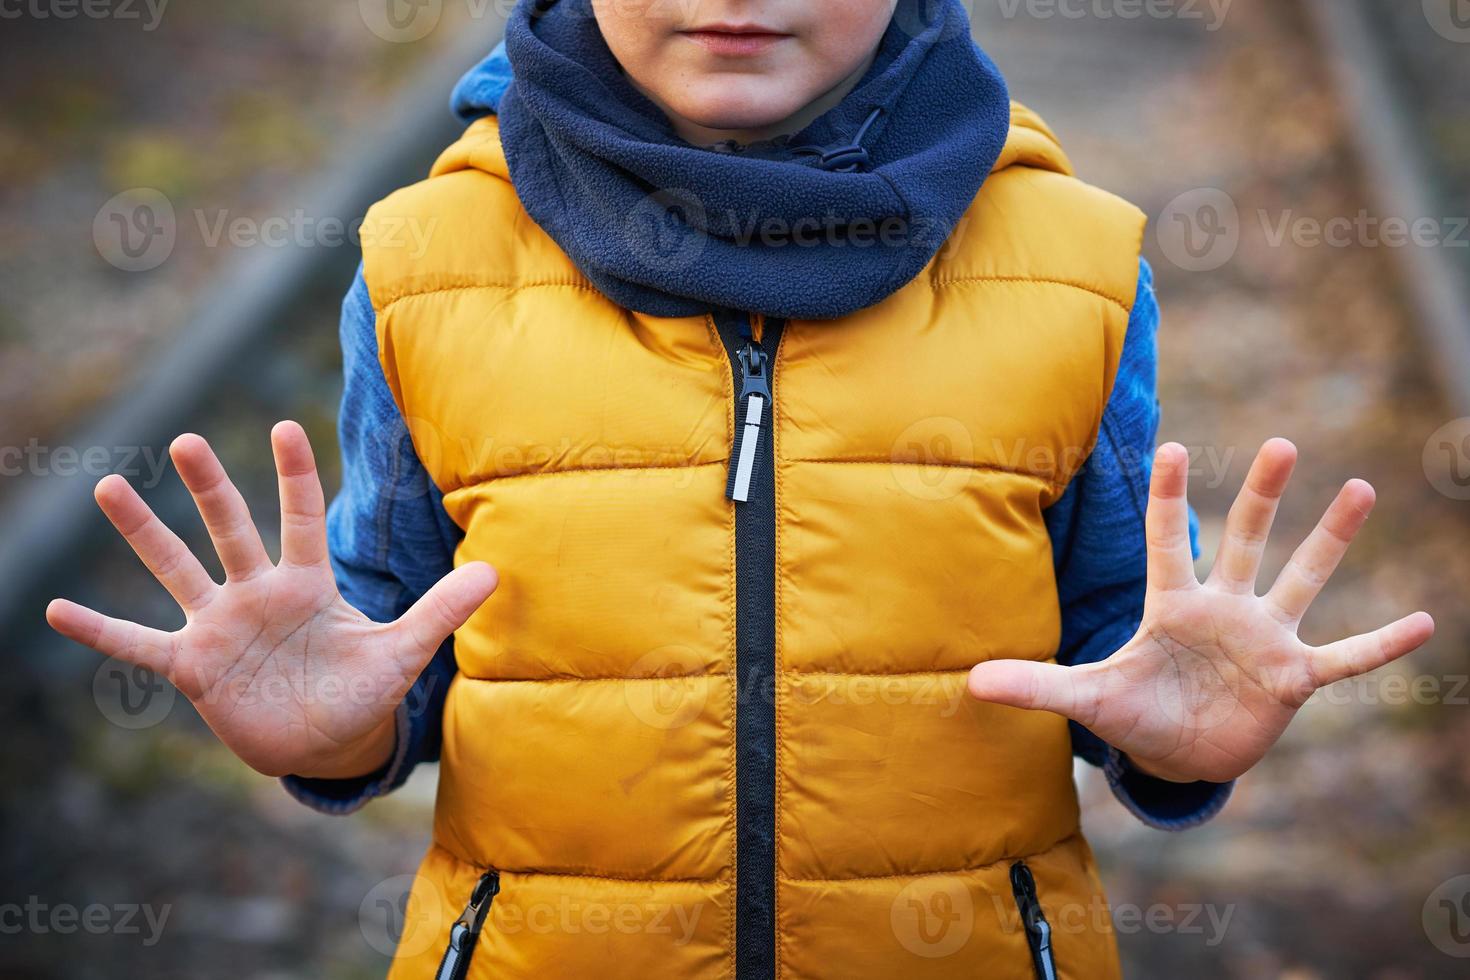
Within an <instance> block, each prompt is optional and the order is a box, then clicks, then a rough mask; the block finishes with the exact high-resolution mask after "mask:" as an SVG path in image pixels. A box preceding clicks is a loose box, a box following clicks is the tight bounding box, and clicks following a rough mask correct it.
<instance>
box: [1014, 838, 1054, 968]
mask: <svg viewBox="0 0 1470 980" xmlns="http://www.w3.org/2000/svg"><path fill="white" fill-rule="evenodd" d="M1011 891H1012V893H1014V894H1015V896H1016V908H1017V909H1019V910H1020V912H1021V926H1022V928H1024V929H1025V930H1026V942H1027V944H1028V945H1030V947H1031V963H1032V965H1033V966H1035V967H1036V976H1037V980H1057V961H1056V959H1055V958H1054V957H1053V955H1052V951H1051V925H1050V924H1049V923H1048V922H1047V921H1046V916H1045V915H1044V914H1042V911H1041V900H1040V899H1038V898H1037V897H1036V879H1035V878H1034V877H1032V875H1031V869H1030V868H1029V867H1027V866H1026V862H1025V861H1017V862H1016V863H1015V864H1013V865H1011Z"/></svg>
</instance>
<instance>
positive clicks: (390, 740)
mask: <svg viewBox="0 0 1470 980" xmlns="http://www.w3.org/2000/svg"><path fill="white" fill-rule="evenodd" d="M397 747H398V720H397V717H396V715H389V716H388V717H387V718H386V719H384V720H383V721H382V722H381V723H380V724H379V725H378V726H377V727H376V728H374V729H373V730H372V731H370V732H368V733H367V734H366V735H364V736H363V737H362V738H360V739H357V740H356V741H354V742H352V743H351V744H349V745H345V746H343V747H342V748H341V750H339V751H334V752H331V753H326V754H323V755H322V756H320V757H318V758H316V759H313V760H312V761H311V764H310V765H309V766H307V767H305V768H303V769H302V770H301V771H299V772H297V773H295V775H297V776H300V777H302V778H304V779H360V778H361V777H363V776H369V775H372V774H373V773H375V772H378V771H379V770H380V769H383V768H384V767H386V766H387V765H388V763H389V761H390V760H392V758H393V753H394V751H395V750H396V749H397Z"/></svg>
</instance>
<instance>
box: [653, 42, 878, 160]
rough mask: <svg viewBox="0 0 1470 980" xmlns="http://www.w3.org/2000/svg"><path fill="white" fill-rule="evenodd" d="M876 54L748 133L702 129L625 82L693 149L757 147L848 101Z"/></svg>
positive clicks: (808, 123)
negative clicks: (659, 111) (732, 145)
mask: <svg viewBox="0 0 1470 980" xmlns="http://www.w3.org/2000/svg"><path fill="white" fill-rule="evenodd" d="M877 54H878V52H877V50H876V49H875V50H873V51H871V52H869V53H868V56H867V57H866V58H864V59H863V61H862V64H860V65H858V66H857V68H855V69H854V70H853V71H852V73H851V74H849V75H848V76H847V77H846V78H844V79H842V80H841V81H840V82H838V83H837V84H836V85H834V86H833V87H832V88H830V89H828V90H827V91H826V92H823V93H822V94H821V95H820V96H818V97H817V98H816V99H814V100H812V101H811V102H809V103H807V104H806V105H804V106H802V107H801V108H800V109H798V110H797V111H796V112H793V113H792V114H791V115H789V116H787V117H786V118H784V119H779V120H777V121H775V122H772V123H769V124H768V125H765V126H758V127H754V128H751V129H714V128H711V127H709V126H701V125H700V124H699V123H696V122H693V121H692V120H689V119H685V118H684V117H683V116H680V115H679V114H678V113H676V112H674V111H673V110H671V109H670V108H669V107H668V106H667V105H665V104H664V103H663V102H661V101H660V100H659V99H658V98H657V97H656V96H655V95H654V94H653V93H652V92H650V91H648V90H647V89H646V88H644V87H643V86H642V85H639V84H638V81H637V79H635V78H633V76H632V75H628V76H627V78H628V81H629V82H631V83H632V84H633V86H634V87H635V88H637V89H638V91H640V92H642V93H643V94H644V95H645V96H647V97H648V99H649V101H651V102H653V104H654V105H656V106H658V107H659V108H660V109H662V110H663V113H664V115H665V116H667V117H668V119H669V123H670V124H671V125H672V126H673V127H674V132H676V133H678V134H679V136H680V137H681V138H682V139H684V140H685V141H686V142H688V143H692V144H694V145H695V146H712V145H714V144H716V143H726V142H732V141H733V142H735V143H741V144H745V143H757V142H760V141H762V140H768V139H774V138H775V137H777V136H789V135H791V134H792V133H798V132H800V131H801V130H803V129H805V128H806V127H807V126H809V125H810V124H811V123H812V122H813V121H815V120H816V119H817V117H819V116H821V115H822V114H823V113H824V112H826V111H827V110H828V109H831V108H832V107H833V106H835V105H837V104H838V103H839V102H841V101H842V100H843V99H844V98H846V97H847V93H849V92H851V91H852V90H853V88H854V87H855V86H856V85H857V83H858V82H859V81H860V80H861V79H862V77H863V75H865V74H866V73H867V71H868V69H869V68H870V67H871V66H872V64H873V59H874V58H875V57H876V56H877Z"/></svg>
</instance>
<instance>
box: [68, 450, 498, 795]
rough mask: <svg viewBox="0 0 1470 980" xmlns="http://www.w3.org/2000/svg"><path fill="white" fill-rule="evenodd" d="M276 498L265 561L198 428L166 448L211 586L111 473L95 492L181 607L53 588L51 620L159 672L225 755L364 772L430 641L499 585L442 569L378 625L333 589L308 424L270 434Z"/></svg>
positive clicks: (274, 768)
mask: <svg viewBox="0 0 1470 980" xmlns="http://www.w3.org/2000/svg"><path fill="white" fill-rule="evenodd" d="M271 443H272V448H273V449H274V452H275V460H276V472H277V475H278V477H279V481H280V495H281V560H280V562H279V563H272V562H271V560H270V558H269V556H268V555H267V554H266V550H265V546H264V544H263V543H262V542H261V539H260V535H259V533H258V532H257V530H256V528H255V524H254V522H253V521H252V520H251V517H250V513H249V511H248V509H247V508H246V505H245V500H244V498H243V497H242V496H241V495H240V492H239V491H238V490H237V489H236V488H235V486H234V484H232V483H231V482H230V480H229V478H228V476H226V474H225V471H224V468H223V467H222V466H221V465H220V462H219V460H218V459H217V458H216V457H215V455H214V452H213V451H212V450H211V449H210V448H209V445H208V443H206V442H205V441H204V440H203V439H202V438H200V437H199V436H196V435H184V436H180V437H179V438H178V439H176V440H175V441H174V443H173V445H172V446H171V447H170V450H169V452H170V455H171V456H172V458H173V461H174V465H175V466H176V467H177V468H178V471H179V475H180V476H181V477H182V478H183V480H184V484H185V485H186V486H187V487H188V488H189V492H190V493H191V494H192V495H193V497H194V501H195V503H196V504H197V505H198V507H199V512H200V514H201V515H202V516H203V518H204V523H205V526H206V527H207V528H208V530H209V536H210V538H211V540H212V541H213V542H214V546H215V550H216V551H217V552H218V553H219V557H220V562H221V564H222V565H223V566H224V570H225V581H224V584H223V585H221V584H218V583H216V582H215V581H214V580H213V579H212V578H210V576H209V573H208V572H207V571H205V569H204V566H203V565H202V564H200V562H199V560H198V559H197V558H196V557H195V556H194V555H193V554H192V553H191V552H190V551H189V549H188V548H187V547H186V546H185V545H184V543H183V542H182V541H181V540H180V539H179V538H178V536H177V535H175V534H174V533H173V532H172V531H171V530H169V529H168V527H167V526H165V525H164V523H163V522H162V521H161V520H159V518H158V517H157V515H155V514H154V513H153V511H152V510H151V509H150V508H149V507H148V505H147V504H146V503H144V502H143V499H142V498H141V497H139V496H138V493H137V491H135V490H134V489H133V488H132V487H131V486H130V485H129V484H128V482H127V480H125V479H123V478H122V477H120V476H116V475H114V476H109V477H106V478H105V479H103V480H102V481H101V482H100V483H98V485H97V492H96V496H97V502H98V504H99V505H100V506H101V507H102V510H103V512H104V513H106V515H107V517H108V518H109V519H110V520H111V521H112V523H113V525H114V526H115V527H116V528H117V529H118V531H119V532H121V533H122V535H123V536H124V537H125V538H126V539H127V541H128V544H129V545H131V546H132V548H133V550H134V551H135V552H136V553H137V555H138V557H139V558H141V559H142V560H143V563H144V564H145V565H147V566H148V568H149V570H150V571H152V572H153V574H154V576H155V577H156V578H157V579H158V581H159V582H160V583H161V584H162V585H163V586H164V588H166V589H167V590H168V592H169V594H170V595H172V596H173V597H174V599H175V600H176V601H177V602H178V603H179V605H180V606H181V607H182V608H183V610H184V613H185V616H186V624H185V625H184V627H183V628H182V629H180V630H178V631H177V632H174V633H168V632H164V631H162V630H157V629H151V628H149V627H146V626H141V625H138V624H136V623H131V622H127V621H125V620H119V619H113V618H110V617H107V616H104V615H102V614H101V613H98V612H96V611H94V610H91V609H88V608H86V607H84V606H80V605H77V604H76V603H73V602H69V601H67V600H64V599H57V600H55V601H53V602H52V603H51V604H50V606H49V607H48V608H47V610H46V618H47V620H48V621H49V622H50V623H51V625H52V627H54V628H55V629H56V630H57V631H58V632H60V633H62V634H64V635H65V636H68V637H70V638H72V639H74V640H77V641H78V642H81V643H85V644H86V645H87V646H90V647H92V648H94V649H96V650H98V651H99V652H101V653H104V654H107V655H108V656H111V657H116V658H118V659H120V660H124V661H127V662H128V663H132V664H137V665H139V666H142V667H145V668H148V669H151V670H153V671H156V672H157V673H159V674H160V675H162V676H164V677H166V678H168V680H169V681H170V682H171V683H173V684H174V685H175V686H176V687H177V688H178V689H179V690H181V691H182V692H183V693H184V694H185V695H186V696H187V697H188V698H189V700H190V701H192V702H193V703H194V706H195V708H197V709H198V711H199V714H200V715H201V716H202V717H203V718H204V720H205V721H206V722H207V723H208V724H209V726H210V728H211V729H213V730H214V732H215V734H216V735H218V736H219V738H220V740H221V741H223V742H224V743H225V744H226V745H227V746H228V747H229V748H230V749H231V750H232V751H233V752H234V753H235V754H236V755H238V756H239V757H240V758H241V759H243V760H244V761H245V762H246V763H247V764H249V765H250V766H252V767H254V768H255V769H257V770H259V771H260V772H263V773H265V774H267V775H272V776H279V775H286V774H292V773H294V774H299V775H305V776H321V777H338V776H351V775H361V774H364V773H367V772H369V771H371V770H373V769H375V768H377V767H378V766H379V765H381V764H383V763H384V762H386V761H387V758H388V755H389V753H390V752H391V751H392V746H393V741H394V725H393V719H394V712H395V709H396V708H397V706H398V704H399V703H400V702H401V701H402V700H403V697H404V695H405V694H406V693H407V691H408V689H409V688H410V687H411V686H412V685H413V682H414V680H415V679H416V678H417V677H418V675H419V673H420V672H421V671H422V670H423V668H424V666H425V665H426V664H427V663H428V662H429V660H430V658H432V657H433V655H434V652H435V651H436V650H437V649H438V648H439V646H440V644H441V643H442V642H443V641H444V640H445V638H447V637H448V636H449V634H450V633H452V632H453V631H454V630H455V629H457V628H458V627H459V626H461V625H462V624H463V623H464V621H465V620H467V619H468V618H469V617H470V615H471V614H472V613H473V612H474V611H475V610H476V609H477V608H479V606H480V604H481V603H483V602H484V601H485V600H486V599H487V598H488V597H489V595H490V594H491V593H492V592H493V591H494V589H495V586H496V575H495V572H494V570H493V569H492V568H491V567H490V566H488V565H486V564H484V563H482V562H476V563H471V564H467V565H464V566H462V567H460V568H457V569H455V570H454V571H453V572H451V573H450V574H449V575H446V576H445V577H444V578H443V579H442V580H440V581H439V582H438V583H437V584H436V585H435V586H434V587H433V589H431V590H430V591H429V592H428V594H426V595H425V596H424V597H423V598H421V599H420V600H419V601H418V602H417V603H415V604H414V606H413V607H412V608H411V609H410V610H409V611H408V612H407V613H405V614H404V615H403V617H402V618H400V619H399V620H398V621H397V622H395V623H391V624H380V623H376V622H373V621H372V620H370V619H368V618H367V617H366V616H364V615H363V614H362V613H360V612H358V611H357V610H356V609H355V608H353V607H352V606H351V605H349V604H348V603H347V601H346V600H345V599H343V598H342V596H341V595H340V594H339V593H338V591H337V586H336V583H335V582H334V581H333V578H332V570H331V567H330V564H329V562H328V559H327V538H326V513H325V502H324V498H323V495H322V487H321V482H320V480H319V479H318V476H317V471H316V464H315V462H314V460H313V458H312V453H311V446H310V444H309V442H308V441H307V438H306V433H305V432H303V431H302V429H301V427H300V426H299V425H296V424H295V423H294V422H282V423H280V424H279V425H277V426H276V427H275V429H274V430H272V432H271Z"/></svg>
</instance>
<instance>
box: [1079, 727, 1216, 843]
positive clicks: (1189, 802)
mask: <svg viewBox="0 0 1470 980" xmlns="http://www.w3.org/2000/svg"><path fill="white" fill-rule="evenodd" d="M1103 774H1104V775H1106V776H1107V779H1108V785H1109V786H1110V787H1112V790H1113V795H1114V796H1116V797H1117V798H1118V802H1120V803H1122V804H1123V806H1124V807H1126V808H1127V810H1128V812H1129V813H1132V814H1133V815H1134V816H1135V817H1137V818H1138V819H1139V820H1142V821H1143V822H1144V823H1145V824H1146V825H1147V826H1150V827H1152V828H1154V829H1155V830H1168V831H1180V830H1189V829H1191V828H1193V827H1198V826H1199V825H1200V824H1203V823H1205V822H1206V821H1208V820H1210V819H1211V818H1212V817H1214V816H1215V814H1217V813H1219V812H1220V811H1221V810H1222V809H1224V807H1225V803H1226V801H1228V800H1229V799H1230V794H1231V793H1232V792H1234V791H1235V780H1233V779H1232V780H1231V781H1230V782H1228V783H1210V782H1205V781H1203V780H1201V781H1200V782H1197V783H1174V782H1170V781H1169V780H1167V779H1160V778H1158V777H1157V776H1150V775H1149V774H1148V773H1146V772H1144V771H1143V770H1142V769H1139V768H1138V767H1137V766H1135V765H1134V764H1133V762H1132V761H1131V760H1130V759H1129V758H1128V757H1127V756H1126V755H1124V754H1123V753H1122V752H1120V751H1118V749H1116V748H1114V747H1113V746H1111V745H1109V746H1108V748H1107V755H1106V757H1105V759H1104V761H1103Z"/></svg>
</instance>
